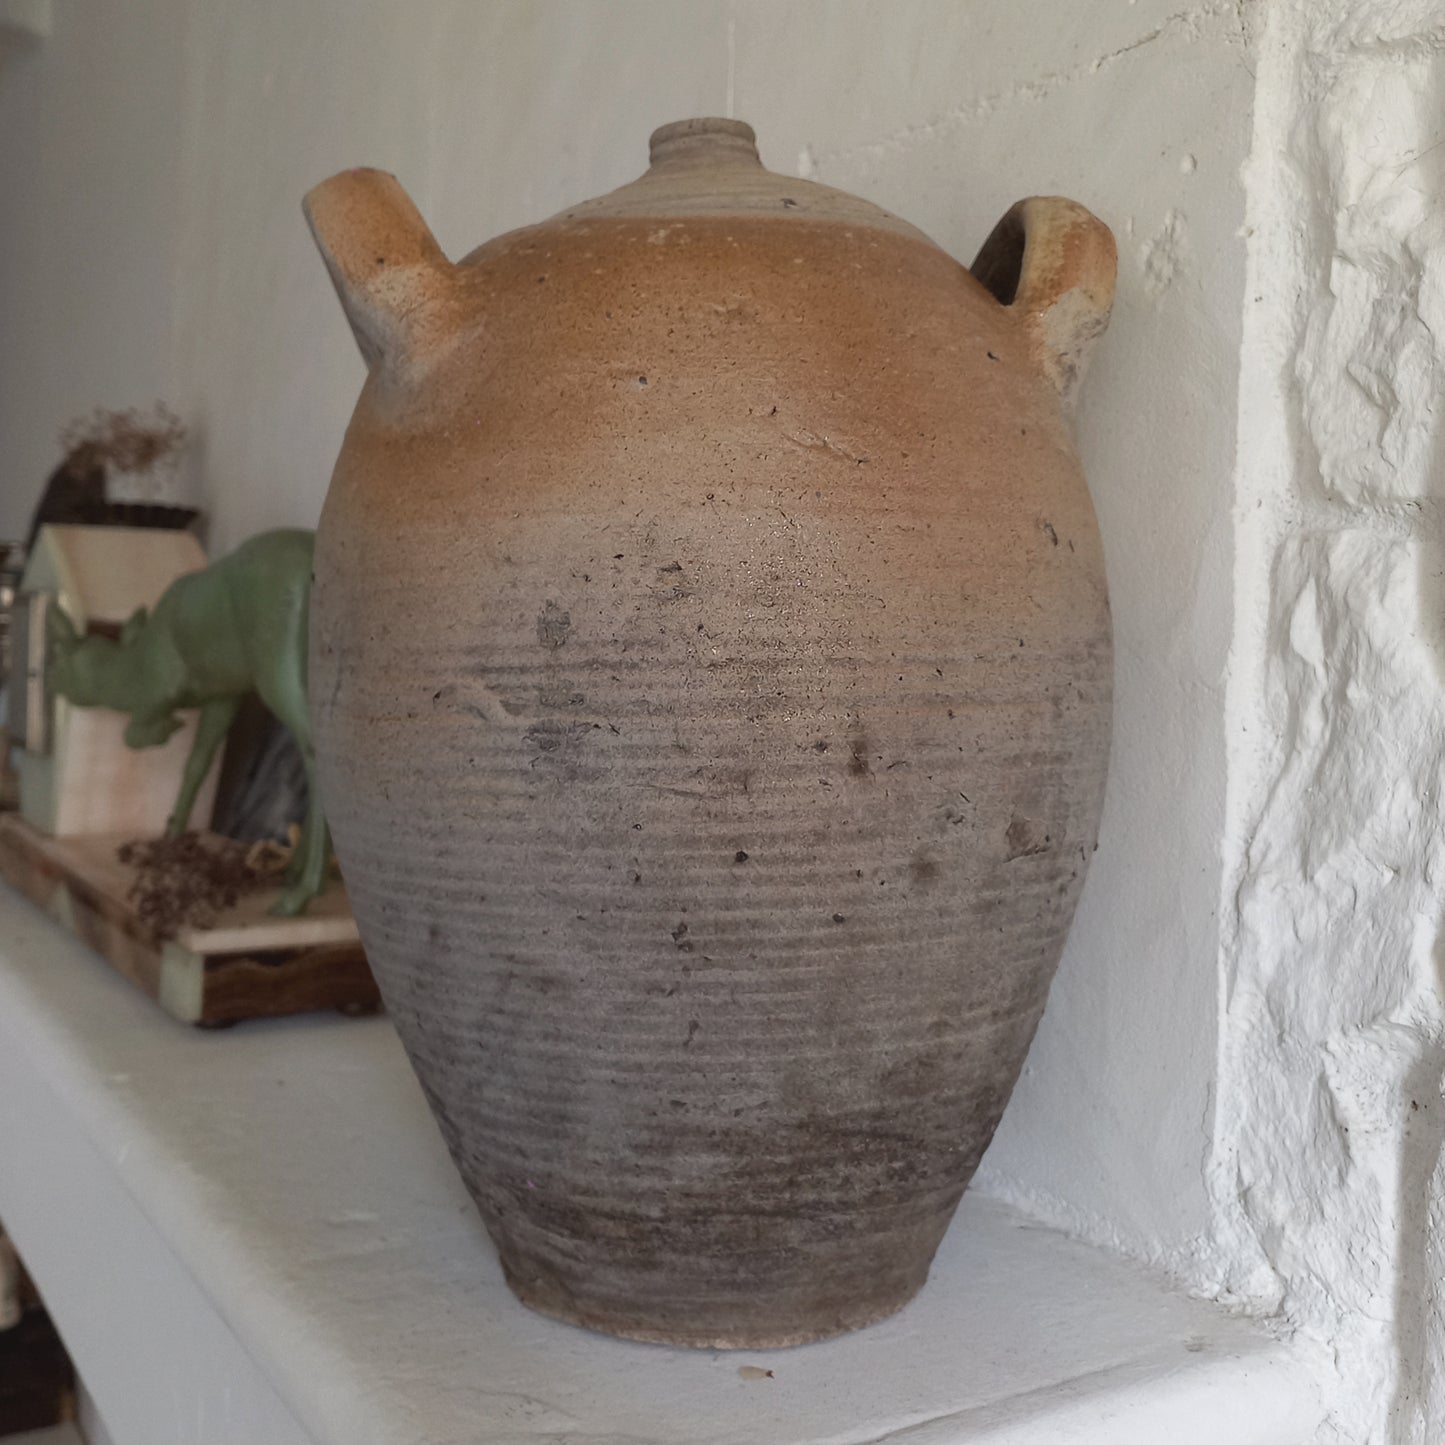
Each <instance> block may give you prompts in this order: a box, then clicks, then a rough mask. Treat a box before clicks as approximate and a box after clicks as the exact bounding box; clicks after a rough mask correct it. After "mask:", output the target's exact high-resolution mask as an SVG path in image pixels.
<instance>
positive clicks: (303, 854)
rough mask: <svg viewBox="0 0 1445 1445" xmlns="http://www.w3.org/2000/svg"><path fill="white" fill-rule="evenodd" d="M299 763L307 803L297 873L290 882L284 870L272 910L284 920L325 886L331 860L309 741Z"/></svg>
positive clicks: (327, 830)
mask: <svg viewBox="0 0 1445 1445" xmlns="http://www.w3.org/2000/svg"><path fill="white" fill-rule="evenodd" d="M301 760H302V762H303V763H304V764H305V765H306V789H307V792H308V794H309V797H310V801H309V803H308V805H307V809H306V821H305V823H303V824H302V827H301V839H300V842H299V843H298V844H297V847H296V855H295V857H293V859H292V866H293V867H294V866H295V862H296V858H300V860H301V869H300V872H299V873H298V874H297V875H296V877H294V878H292V877H290V876H289V875H290V870H289V869H288V870H287V871H288V877H287V887H286V889H285V891H284V892H283V893H282V894H281V896H280V898H278V899H277V900H276V903H275V906H274V907H273V908H272V910H271V911H272V912H273V913H277V914H280V915H281V917H283V918H292V917H294V916H295V915H296V914H298V913H303V912H305V910H306V905H307V904H308V903H310V902H311V900H312V899H313V898H315V897H316V895H317V894H318V893H320V892H321V890H322V889H323V888H324V887H325V886H326V865H327V863H328V862H329V860H330V856H331V830H330V829H329V828H328V827H327V826H326V818H325V815H324V814H323V813H322V811H321V791H320V789H319V788H318V787H317V784H316V754H315V752H314V751H313V750H312V748H311V746H310V741H309V739H308V740H307V742H306V743H305V744H303V745H302V748H301Z"/></svg>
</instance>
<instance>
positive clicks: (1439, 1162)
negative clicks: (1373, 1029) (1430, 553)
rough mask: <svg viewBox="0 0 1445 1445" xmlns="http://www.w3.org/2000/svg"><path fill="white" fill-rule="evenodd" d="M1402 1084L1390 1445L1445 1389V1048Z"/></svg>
mask: <svg viewBox="0 0 1445 1445" xmlns="http://www.w3.org/2000/svg"><path fill="white" fill-rule="evenodd" d="M1436 555H1437V556H1438V555H1445V554H1439V553H1437V554H1436ZM1434 961H1435V976H1436V979H1437V985H1438V987H1439V988H1440V990H1441V992H1442V994H1445V919H1442V922H1441V926H1440V927H1439V928H1438V929H1437V931H1436V938H1435V949H1434ZM1402 1083H1403V1089H1402V1095H1401V1106H1402V1107H1403V1108H1406V1109H1408V1110H1409V1117H1408V1119H1407V1121H1406V1124H1405V1127H1404V1129H1403V1131H1402V1134H1401V1140H1400V1179H1399V1196H1398V1202H1397V1208H1396V1229H1397V1231H1398V1234H1397V1239H1396V1247H1395V1299H1394V1320H1395V1349H1396V1353H1397V1356H1398V1361H1397V1369H1396V1374H1395V1390H1394V1396H1393V1398H1392V1399H1391V1401H1390V1416H1389V1422H1390V1423H1389V1431H1390V1433H1389V1445H1419V1442H1420V1441H1424V1440H1429V1439H1432V1438H1433V1436H1432V1435H1431V1432H1430V1420H1431V1414H1432V1409H1431V1406H1432V1400H1433V1398H1434V1397H1436V1396H1437V1395H1438V1394H1439V1392H1440V1390H1441V1389H1442V1387H1445V1380H1442V1379H1439V1378H1437V1376H1438V1374H1439V1371H1438V1368H1437V1366H1438V1362H1437V1361H1435V1360H1434V1359H1433V1358H1432V1355H1431V1351H1430V1342H1431V1338H1432V1336H1433V1335H1434V1333H1435V1331H1436V1329H1437V1328H1438V1321H1439V1318H1440V1308H1441V1295H1440V1255H1441V1251H1440V1243H1439V1225H1440V1223H1441V1221H1440V1218H1439V1213H1438V1211H1439V1210H1440V1208H1441V1206H1442V1205H1445V1045H1442V1044H1436V1045H1435V1046H1434V1047H1432V1048H1428V1049H1427V1050H1425V1051H1424V1052H1423V1053H1422V1054H1421V1056H1420V1057H1419V1058H1418V1059H1416V1060H1415V1062H1414V1063H1413V1064H1412V1065H1411V1066H1410V1069H1409V1071H1408V1072H1407V1073H1406V1075H1405V1077H1404V1079H1403V1081H1402Z"/></svg>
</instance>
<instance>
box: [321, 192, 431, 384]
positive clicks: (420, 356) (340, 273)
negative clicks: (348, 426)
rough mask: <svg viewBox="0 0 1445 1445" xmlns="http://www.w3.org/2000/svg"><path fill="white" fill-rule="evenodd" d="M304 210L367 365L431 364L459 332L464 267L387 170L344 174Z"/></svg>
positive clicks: (373, 369) (373, 367) (373, 366)
mask: <svg viewBox="0 0 1445 1445" xmlns="http://www.w3.org/2000/svg"><path fill="white" fill-rule="evenodd" d="M302 209H303V210H304V211H305V212H306V221H307V224H308V225H309V226H310V227H311V234H312V236H314V237H315V239H316V244H317V246H318V247H319V248H320V250H321V254H322V256H323V257H324V258H325V261H326V269H327V270H328V271H330V273H331V280H332V283H333V284H334V285H335V287H336V294H337V295H338V296H339V297H340V298H341V305H342V308H343V309H344V310H345V312H346V319H347V320H348V321H349V322H350V323H351V330H352V333H353V334H354V335H355V337H356V344H357V345H358V346H359V347H360V348H361V354H362V356H363V357H364V358H365V360H366V364H367V367H368V368H369V369H371V370H372V371H375V370H376V369H377V368H378V367H379V366H380V365H381V364H382V363H383V362H385V363H389V364H393V365H395V364H400V365H403V366H405V365H408V364H411V363H415V362H419V361H424V360H425V358H426V357H427V355H428V354H429V353H430V352H432V351H434V350H436V349H437V348H439V347H440V346H442V345H443V344H444V343H445V342H446V340H447V339H448V338H449V337H450V335H451V334H452V332H453V331H454V329H455V326H456V316H455V314H454V303H455V300H456V295H457V290H458V285H457V279H458V278H457V268H456V267H455V266H453V265H452V264H451V262H450V261H448V260H447V258H446V257H445V256H444V255H443V254H442V249H441V247H440V246H438V245H437V243H436V238H435V237H434V236H433V235H432V233H431V232H430V230H428V229H427V224H426V222H425V221H424V220H422V218H421V213H420V212H419V211H418V210H417V208H416V207H415V206H414V205H413V204H412V201H411V197H410V196H408V195H407V193H406V192H405V191H404V190H403V189H402V188H401V184H400V182H398V181H397V179H396V177H395V176H390V175H388V174H387V173H386V172H385V171H375V170H352V171H342V172H341V173H340V174H339V175H335V176H332V177H331V179H330V180H329V181H322V182H321V184H320V185H319V186H316V187H314V188H313V189H312V190H311V191H309V192H308V193H307V196H306V199H305V201H304V202H303V203H302Z"/></svg>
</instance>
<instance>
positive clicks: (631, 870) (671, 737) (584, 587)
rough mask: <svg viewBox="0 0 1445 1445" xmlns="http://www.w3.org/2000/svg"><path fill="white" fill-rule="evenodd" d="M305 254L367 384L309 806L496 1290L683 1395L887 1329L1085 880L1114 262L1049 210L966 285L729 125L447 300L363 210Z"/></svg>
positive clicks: (1038, 996)
mask: <svg viewBox="0 0 1445 1445" xmlns="http://www.w3.org/2000/svg"><path fill="white" fill-rule="evenodd" d="M306 210H307V215H308V217H309V220H310V223H311V226H312V229H313V232H314V234H315V236H316V239H317V241H318V243H319V245H320V247H321V250H322V251H323V253H324V255H325V258H326V261H327V264H328V266H329V268H330V270H331V274H332V277H333V279H334V281H335V283H336V287H337V289H338V291H339V293H340V295H341V300H342V304H343V305H344V307H345V309H346V312H347V315H348V317H349V318H350V321H351V325H352V328H353V330H354V331H355V333H356V337H357V340H358V341H359V343H360V345H361V349H362V352H363V353H364V355H365V357H366V361H367V363H368V366H369V368H370V375H369V378H368V380H367V382H366V385H365V388H364V389H363V391H362V394H361V399H360V401H359V402H358V404H357V408H356V413H355V416H354V418H353V420H352V422H351V427H350V430H349V431H348V433H347V436H346V441H345V445H344V446H343V448H342V451H341V455H340V458H339V460H338V461H337V464H336V473H335V477H334V479H333V481H332V484H331V491H330V494H329V496H328V498H327V501H326V507H325V512H324V515H323V517H322V520H321V527H320V533H319V537H318V541H317V548H316V585H315V595H314V600H313V609H312V630H311V669H312V671H311V694H312V709H313V712H314V718H315V729H316V740H317V749H318V752H319V754H320V763H321V779H322V786H323V789H324V792H325V797H326V805H327V810H328V813H329V815H330V818H331V821H332V825H333V827H334V829H335V837H336V847H337V851H338V854H339V857H340V860H341V864H342V867H343V870H344V871H345V874H346V877H347V881H348V883H349V885H350V890H351V897H352V900H353V902H354V904H355V908H356V913H357V917H358V920H359V923H360V926H361V933H362V937H363V940H364V942H365V945H366V950H367V953H368V955H369V956H370V958H371V960H372V963H373V964H374V966H375V969H376V974H377V977H378V980H379V982H380V984H381V989H382V992H383V994H384V996H385V1000H386V1004H387V1007H388V1009H389V1011H390V1013H391V1016H392V1018H393V1019H394V1020H395V1023H396V1027H397V1029H398V1030H399V1032H400V1034H401V1037H402V1039H403V1041H404V1043H405V1045H406V1048H407V1051H408V1053H409V1055H410V1058H411V1061H412V1063H413V1065H414V1066H415V1068H416V1071H417V1074H418V1075H419V1077H420V1079H421V1082H422V1085H423V1087H424V1089H425V1090H426V1093H427V1097H428V1099H429V1100H430V1102H431V1104H432V1107H433V1108H434V1110H435V1112H436V1117H437V1119H438V1121H439V1123H440V1125H441V1129H442V1132H443V1134H444V1135H445V1137H446V1141H447V1143H448V1145H449V1146H450V1148H451V1152H452V1155H453V1157H454V1158H455V1160H456V1163H457V1166H458V1168H459V1169H460V1170H461V1173H462V1175H463V1177H464V1178H465V1180H466V1183H467V1186H468V1188H469V1189H470V1191H471V1193H472V1195H473V1197H474V1198H475V1199H476V1202H477V1206H478V1208H479V1209H480V1211H481V1213H482V1216H483V1217H484V1219H485V1220H486V1223H487V1226H488V1228H489V1229H490V1231H491V1234H492V1236H493V1238H494V1239H495V1240H496V1244H497V1248H498V1250H499V1252H500V1255H501V1261H502V1265H503V1267H504V1269H505V1271H506V1276H507V1279H508V1281H509V1282H510V1284H511V1286H512V1288H513V1290H514V1291H515V1292H516V1293H517V1295H518V1296H519V1297H520V1298H521V1299H522V1300H523V1301H525V1302H526V1303H527V1304H529V1305H531V1306H533V1307H534V1308H536V1309H539V1310H542V1311H545V1312H546V1313H548V1314H553V1315H558V1316H561V1317H562V1318H564V1319H567V1320H572V1321H575V1322H577V1323H578V1324H582V1325H588V1326H592V1327H594V1328H596V1329H600V1330H607V1331H610V1332H613V1333H615V1334H619V1335H627V1336H631V1337H634V1338H638V1339H645V1340H662V1341H672V1342H678V1343H682V1344H688V1345H702V1346H752V1347H761V1346H767V1345H786V1344H792V1343H796V1342H800V1341H804V1340H812V1339H816V1338H819V1337H822V1336H825V1335H830V1334H833V1333H835V1332H838V1331H842V1330H848V1329H852V1328H855V1327H857V1326H860V1325H865V1324H868V1323H869V1322H870V1321H873V1320H877V1319H880V1318H882V1317H883V1316H885V1315H888V1314H890V1313H892V1312H893V1311H895V1310H897V1309H899V1308H900V1307H901V1306H902V1305H903V1304H904V1303H905V1302H906V1301H907V1300H908V1299H909V1298H910V1296H912V1295H913V1294H914V1292H915V1291H916V1290H917V1289H918V1288H919V1287H920V1285H922V1284H923V1282H924V1279H925V1278H926V1276H927V1273H928V1266H929V1261H930V1259H931V1258H932V1256H933V1253H934V1250H935V1248H936V1246H937V1244H938V1242H939V1239H940V1238H941V1237H942V1235H943V1232H944V1230H945V1228H946V1227H947V1225H948V1222H949V1218H950V1216H951V1215H952V1213H953V1210H954V1207H955V1205H956V1204H957V1203H958V1199H959V1196H960V1195H961V1194H962V1192H963V1189H964V1186H965V1185H966V1184H967V1183H968V1180H969V1178H970V1176H971V1175H972V1173H973V1171H974V1168H975V1166H976V1165H977V1164H978V1161H979V1156H980V1155H981V1154H982V1153H983V1151H984V1148H985V1147H986V1146H987V1144H988V1142H989V1139H990V1137H991V1136H992V1134H993V1132H994V1128H995V1126H996V1125H997V1124H998V1120H999V1116H1000V1114H1001V1112H1002V1110H1003V1107H1004V1103H1005V1101H1006V1100H1007V1099H1008V1096H1009V1091H1010V1089H1011V1088H1012V1087H1013V1084H1014V1081H1015V1079H1016V1077H1017V1075H1018V1073H1019V1070H1020V1068H1021V1066H1022V1064H1023V1060H1024V1055H1025V1052H1026V1051H1027V1049H1028V1046H1029V1041H1030V1039H1031V1038H1032V1036H1033V1033H1034V1028H1035V1025H1036V1024H1037V1022H1038V1019H1039V1014H1040V1012H1041V1010H1042V1009H1043V1006H1044V1000H1045V996H1046V994H1047V992H1048V987H1049V981H1050V978H1051V976H1052V974H1053V972H1054V968H1055V965H1056V964H1057V962H1058V958H1059V952H1060V949H1061V948H1062V946H1063V942H1064V936H1065V932H1066V930H1067V929H1068V926H1069V920H1070V915H1071V913H1072V911H1073V908H1074V902H1075V899H1076V898H1077V896H1078V893H1079V889H1080V887H1081V885H1082V883H1083V879H1084V872H1085V868H1086V866H1087V864H1088V861H1089V856H1090V853H1091V852H1092V850H1093V848H1094V841H1095V829H1096V826H1097V822H1098V817H1099V806H1100V795H1101V791H1102V786H1103V779H1104V768H1105V761H1106V753H1107V748H1108V735H1109V712H1110V701H1109V694H1110V639H1109V615H1108V604H1107V599H1106V593H1105V586H1104V568H1103V563H1102V559H1101V554H1100V547H1099V538H1098V534H1097V531H1096V528H1095V523H1094V517H1093V513H1092V511H1091V508H1090V504H1089V497H1088V493H1087V491H1086V490H1085V486H1084V480H1083V477H1082V476H1081V474H1080V471H1079V465H1078V462H1077V460H1076V459H1075V456H1074V452H1073V450H1072V447H1071V445H1070V441H1069V436H1068V432H1067V430H1066V427H1065V424H1064V421H1063V419H1062V417H1061V412H1060V393H1061V392H1063V391H1067V390H1068V388H1069V386H1070V385H1071V383H1072V380H1073V378H1074V376H1075V374H1076V371H1077V367H1078V362H1079V358H1080V355H1081V353H1082V350H1083V348H1084V347H1085V345H1086V344H1087V342H1088V341H1089V340H1090V339H1091V338H1092V337H1094V336H1095V335H1096V334H1097V333H1099V332H1100V331H1102V330H1103V328H1104V325H1105V323H1106V321H1107V317H1108V312H1109V304H1110V298H1111V294H1112V289H1113V279H1114V245H1113V240H1112V238H1111V236H1110V234H1109V232H1108V231H1107V229H1106V228H1105V227H1104V226H1103V225H1102V224H1100V223H1099V222H1098V221H1097V220H1095V219H1094V218H1093V217H1092V216H1090V215H1089V214H1088V213H1087V212H1086V211H1084V210H1083V209H1082V208H1080V207H1079V206H1076V205H1074V204H1072V203H1071V202H1068V201H1063V200H1055V199H1036V200H1030V201H1025V202H1023V203H1022V204H1020V205H1019V206H1016V207H1015V208H1014V209H1013V210H1012V211H1011V212H1010V213H1009V214H1008V215H1007V216H1006V217H1005V218H1004V220H1003V221H1002V222H1001V223H1000V225H999V226H998V227H997V229H996V230H995V231H994V233H993V234H992V236H991V237H990V238H989V240H988V241H987V243H986V244H985V246H984V248H983V251H982V253H981V255H980V256H979V258H978V261H977V262H976V263H975V265H974V268H973V271H972V273H970V272H969V271H967V270H965V269H964V268H963V267H962V266H961V265H959V264H958V262H956V261H954V260H953V259H952V258H951V257H949V256H948V255H946V254H945V253H944V252H943V251H941V250H940V249H939V248H938V247H937V246H935V245H933V244H932V243H931V242H930V241H929V240H928V239H927V237H925V236H923V235H922V234H921V233H920V232H918V231H916V230H914V229H913V228H912V227H911V226H909V225H907V224H905V223H904V222H903V221H900V220H898V219H897V218H895V217H894V216H891V215H889V214H888V213H887V212H885V211H882V210H880V209H878V208H877V207H876V206H873V205H870V204H869V203H867V202H866V201H862V200H858V199H856V198H855V197H852V196H848V195H845V194H843V193H841V192H839V191H835V190H831V189H829V188H827V187H825V186H820V185H815V184H812V183H810V182H807V181H801V180H795V179H791V178H788V177H784V176H780V175H774V174H772V173H770V172H768V171H766V170H764V169H763V168H762V166H761V165H760V164H759V161H758V156H757V151H756V149H755V148H754V143H753V134H752V131H751V130H750V129H749V128H748V127H747V126H746V125H743V124H742V123H741V122H738V121H731V120H691V121H683V122H681V123H680V124H676V125H669V126H664V127H663V128H662V129H661V130H659V131H658V132H657V133H656V134H655V135H654V136H653V137H652V164H651V168H650V169H649V170H648V171H647V173H646V174H645V175H644V176H643V177H642V178H641V179H640V180H637V181H635V182H634V183H632V184H631V185H628V186H624V187H623V188H622V189H621V190H618V191H614V192H613V193H612V194H611V195H608V196H604V197H602V198H601V199H599V200H593V201H588V202H586V203H584V204H582V205H578V206H576V207H574V208H573V209H571V210H569V211H565V212H563V213H562V214H561V215H559V216H556V217H554V218H553V219H551V220H549V221H545V222H543V223H542V224H540V225H535V226H529V227H525V228H524V229H522V230H519V231H513V232H511V233H509V234H508V235H505V236H502V237H499V238H498V239H496V240H494V241H491V242H489V243H487V244H486V245H485V246H483V247H481V248H480V249H479V250H477V251H474V252H473V253H472V254H471V255H469V256H468V257H466V259H465V260H463V261H461V262H459V263H456V264H452V263H451V262H449V261H448V260H447V259H446V258H445V256H443V255H442V253H441V251H440V250H439V249H438V247H437V244H436V242H435V241H434V240H433V238H432V236H431V234H430V232H429V231H428V230H427V228H426V226H425V224H424V223H423V221H422V220H421V218H420V216H419V215H418V214H417V212H416V210H415V208H414V207H413V206H412V204H411V203H410V201H409V200H408V199H407V197H406V195H405V193H404V192H403V191H402V189H401V188H400V186H399V185H398V184H397V183H396V181H395V180H393V179H392V178H391V177H390V176H387V175H384V174H381V173H379V172H376V171H366V170H362V171H348V172H346V173H344V174H342V175H339V176H336V177H334V178H333V179H331V180H329V181H327V182H325V183H324V184H323V185H321V186H318V187H317V188H316V189H315V190H314V191H312V192H311V194H310V195H309V196H308V197H307V200H306Z"/></svg>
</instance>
